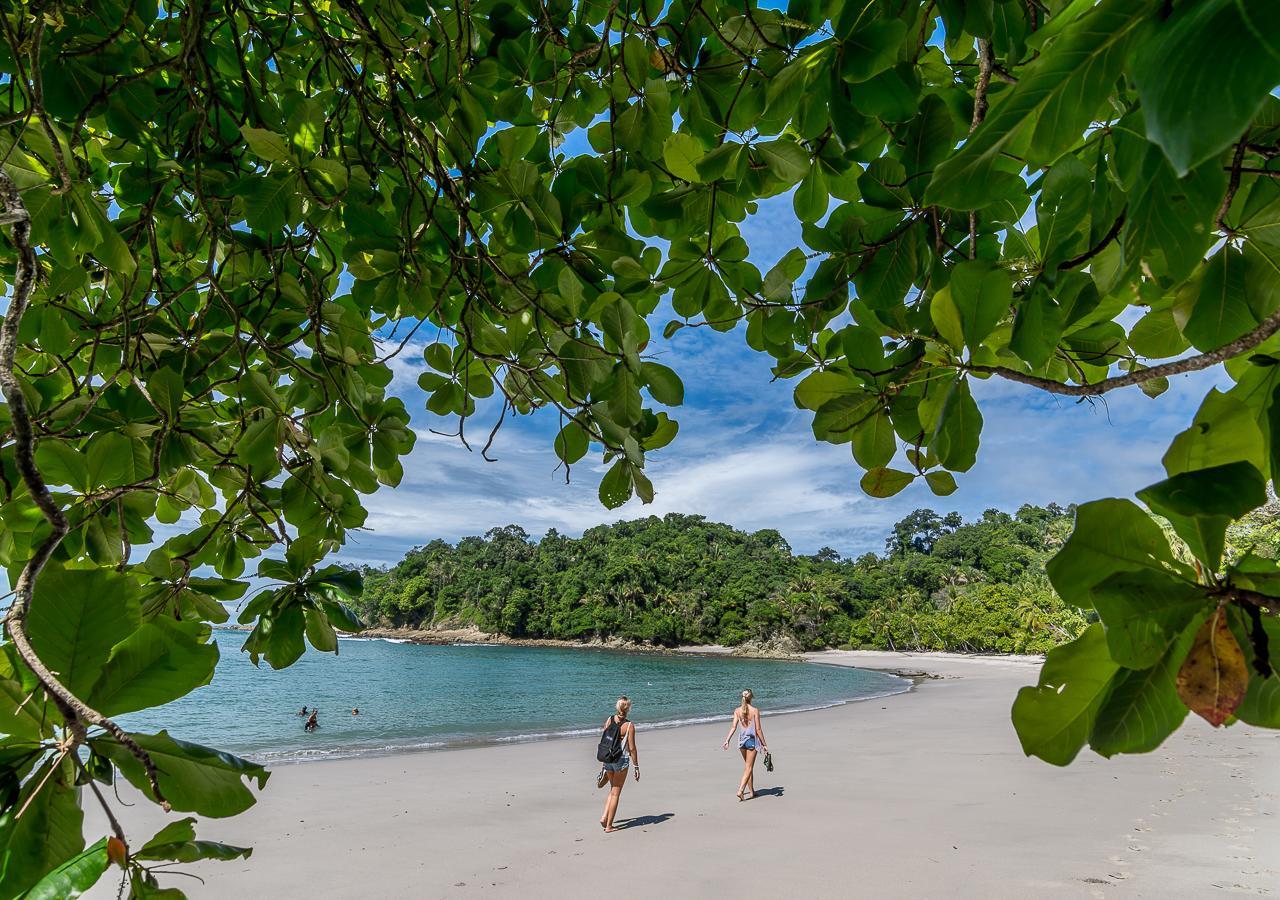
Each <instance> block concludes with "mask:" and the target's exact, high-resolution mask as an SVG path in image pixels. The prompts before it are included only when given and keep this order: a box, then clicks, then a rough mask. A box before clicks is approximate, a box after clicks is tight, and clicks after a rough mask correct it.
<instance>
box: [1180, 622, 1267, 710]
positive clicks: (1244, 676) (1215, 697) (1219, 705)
mask: <svg viewBox="0 0 1280 900" xmlns="http://www.w3.org/2000/svg"><path fill="white" fill-rule="evenodd" d="M1177 683H1178V696H1179V697H1181V698H1182V702H1183V703H1185V704H1186V705H1187V708H1188V709H1190V710H1191V711H1192V712H1193V713H1195V714H1196V715H1198V716H1199V717H1200V718H1202V719H1204V720H1205V721H1206V722H1208V723H1209V724H1210V725H1212V726H1214V727H1215V728H1216V727H1218V726H1219V725H1221V724H1222V723H1223V722H1225V721H1226V720H1227V719H1228V718H1229V717H1230V716H1231V714H1232V713H1234V712H1235V710H1236V707H1237V706H1239V705H1240V701H1241V700H1243V699H1244V692H1245V690H1246V689H1247V688H1248V687H1249V669H1248V667H1247V666H1246V665H1245V662H1244V652H1243V651H1241V649H1240V645H1239V644H1238V643H1237V642H1236V638H1235V635H1233V634H1232V633H1231V629H1230V628H1228V627H1227V611H1226V609H1225V608H1221V609H1219V610H1218V611H1217V612H1215V613H1214V614H1213V615H1212V616H1211V617H1210V618H1209V621H1207V622H1205V623H1204V625H1202V626H1200V630H1199V631H1198V632H1197V633H1196V639H1195V643H1193V644H1192V645H1191V651H1190V652H1189V653H1188V654H1187V658H1186V659H1185V660H1184V661H1183V663H1182V668H1181V669H1179V670H1178V682H1177Z"/></svg>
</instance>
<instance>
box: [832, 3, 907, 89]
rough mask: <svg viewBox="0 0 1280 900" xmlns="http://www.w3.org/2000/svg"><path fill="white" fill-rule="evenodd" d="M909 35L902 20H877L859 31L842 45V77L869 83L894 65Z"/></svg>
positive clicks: (846, 38) (851, 34)
mask: <svg viewBox="0 0 1280 900" xmlns="http://www.w3.org/2000/svg"><path fill="white" fill-rule="evenodd" d="M906 34H907V23H906V22H904V21H903V20H902V19H899V18H896V17H895V18H884V19H877V20H876V21H874V22H871V23H870V24H868V25H865V26H863V27H861V28H858V29H856V30H855V31H853V32H852V33H850V34H849V35H847V36H846V37H845V38H844V40H843V41H842V42H841V48H840V75H841V77H842V78H844V80H845V81H851V82H858V81H866V80H867V79H869V78H872V77H873V76H875V75H878V74H880V73H881V72H883V71H884V70H885V69H887V68H889V67H890V66H892V65H893V64H894V62H895V61H896V60H897V58H898V51H899V50H901V49H902V41H903V38H905V37H906Z"/></svg>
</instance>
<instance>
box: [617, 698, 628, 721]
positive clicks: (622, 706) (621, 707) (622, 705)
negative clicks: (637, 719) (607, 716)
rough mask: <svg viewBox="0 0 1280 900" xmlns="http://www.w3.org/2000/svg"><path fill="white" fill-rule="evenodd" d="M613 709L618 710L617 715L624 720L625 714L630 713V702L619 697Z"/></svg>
mask: <svg viewBox="0 0 1280 900" xmlns="http://www.w3.org/2000/svg"><path fill="white" fill-rule="evenodd" d="M614 707H615V708H616V709H617V710H618V715H620V716H622V718H624V719H625V718H626V717H627V714H628V713H630V712H631V701H630V700H628V699H627V698H626V697H619V698H618V702H617V703H616V704H614Z"/></svg>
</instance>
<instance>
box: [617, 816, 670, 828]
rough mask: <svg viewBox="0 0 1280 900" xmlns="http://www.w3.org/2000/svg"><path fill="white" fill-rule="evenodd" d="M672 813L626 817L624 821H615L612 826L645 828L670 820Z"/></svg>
mask: <svg viewBox="0 0 1280 900" xmlns="http://www.w3.org/2000/svg"><path fill="white" fill-rule="evenodd" d="M674 815H675V813H662V814H661V815H657V816H636V817H635V818H632V819H627V820H626V821H625V822H615V823H614V827H615V828H618V829H623V828H645V827H647V826H649V825H661V824H662V823H663V822H666V821H668V820H670V819H671V818H672V817H673V816H674Z"/></svg>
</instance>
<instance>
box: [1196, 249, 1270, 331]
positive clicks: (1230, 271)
mask: <svg viewBox="0 0 1280 900" xmlns="http://www.w3.org/2000/svg"><path fill="white" fill-rule="evenodd" d="M1255 260H1256V257H1254V256H1251V255H1250V254H1246V253H1244V252H1243V251H1240V250H1237V249H1236V248H1234V247H1231V246H1229V245H1228V246H1226V247H1223V248H1222V249H1221V250H1220V251H1218V252H1217V253H1216V254H1214V255H1213V256H1212V257H1210V259H1209V261H1208V263H1206V264H1205V266H1204V268H1203V269H1202V270H1201V272H1200V274H1199V276H1198V277H1197V278H1196V279H1195V280H1194V281H1192V282H1190V283H1189V284H1188V285H1187V286H1186V287H1185V288H1184V289H1183V290H1182V292H1181V294H1180V295H1179V299H1178V305H1177V307H1176V308H1175V314H1177V313H1179V312H1181V313H1183V314H1184V315H1185V316H1186V318H1185V321H1184V322H1183V325H1182V333H1183V335H1185V336H1186V339H1187V340H1188V341H1190V342H1191V344H1192V346H1194V347H1195V348H1196V349H1198V350H1216V349H1218V348H1219V347H1221V346H1222V345H1223V344H1228V343H1230V342H1231V341H1233V340H1235V339H1236V338H1238V337H1241V336H1242V335H1244V334H1247V333H1248V332H1250V331H1252V330H1253V329H1254V328H1257V327H1258V325H1259V323H1261V322H1262V320H1263V319H1265V318H1266V317H1267V316H1268V315H1269V314H1270V313H1271V312H1273V311H1274V310H1275V308H1276V306H1277V304H1278V303H1280V280H1278V279H1277V278H1276V275H1275V272H1274V271H1272V270H1270V269H1268V268H1266V267H1263V266H1261V265H1259V264H1257V263H1256V262H1255Z"/></svg>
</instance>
